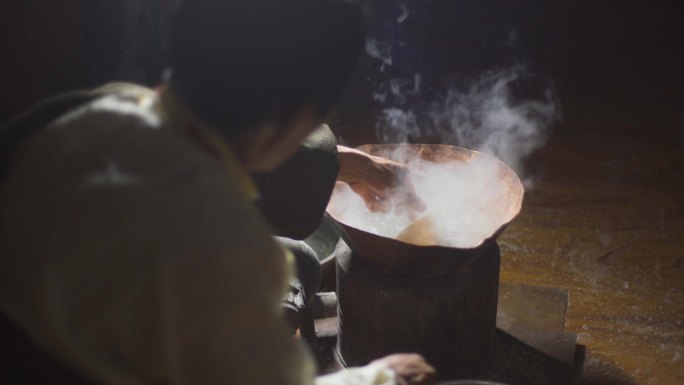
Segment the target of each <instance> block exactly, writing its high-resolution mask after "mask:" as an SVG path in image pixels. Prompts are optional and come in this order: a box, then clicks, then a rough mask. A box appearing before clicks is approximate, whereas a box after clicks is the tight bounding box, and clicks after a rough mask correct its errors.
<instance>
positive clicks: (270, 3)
mask: <svg viewBox="0 0 684 385" xmlns="http://www.w3.org/2000/svg"><path fill="white" fill-rule="evenodd" d="M365 32H366V29H365V23H364V20H363V17H362V14H361V11H360V10H359V9H358V7H356V6H353V5H351V4H349V3H346V2H343V1H337V0H186V1H185V2H184V4H182V5H181V7H180V9H179V10H178V13H177V15H176V19H175V21H174V24H173V26H172V28H171V34H170V37H169V40H170V41H169V44H170V61H171V68H172V75H171V83H172V85H173V87H174V88H176V89H178V92H179V94H180V96H181V98H182V99H183V100H184V101H185V102H186V103H187V104H189V106H190V107H191V108H192V109H193V110H194V111H195V112H196V113H198V114H199V115H200V116H201V117H202V118H204V119H205V120H206V121H207V122H208V123H210V124H212V125H214V126H215V127H216V128H217V129H219V130H221V131H222V132H223V133H224V134H226V135H230V134H232V133H235V132H238V131H239V130H242V129H244V128H246V127H250V126H253V125H256V124H259V123H263V122H264V121H266V120H269V119H275V120H283V119H288V118H290V116H288V115H289V114H292V113H293V112H294V110H295V109H297V108H301V107H304V106H305V105H306V104H307V103H313V105H314V107H315V108H317V109H318V112H319V113H321V114H323V113H324V112H325V111H327V109H329V107H330V106H331V104H332V103H333V102H334V101H335V99H336V98H337V96H338V94H339V93H340V92H341V89H342V87H343V85H344V83H345V81H346V80H347V77H348V76H349V75H350V74H351V72H352V71H353V69H354V67H355V64H356V61H357V59H358V56H359V54H360V52H361V50H362V47H363V41H364V37H365Z"/></svg>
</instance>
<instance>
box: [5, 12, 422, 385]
mask: <svg viewBox="0 0 684 385" xmlns="http://www.w3.org/2000/svg"><path fill="white" fill-rule="evenodd" d="M363 36H364V32H363V27H362V21H361V15H360V13H359V11H358V10H357V9H355V8H354V7H352V6H351V5H349V4H346V3H342V2H336V1H332V0H296V1H295V0H278V1H275V0H232V1H219V0H194V1H189V2H185V3H184V4H183V5H182V6H181V9H180V10H179V12H178V17H177V19H176V21H175V22H174V25H173V27H172V32H171V65H172V71H173V72H172V74H171V75H170V77H169V79H168V80H167V81H166V83H165V84H164V85H162V86H161V87H159V88H158V89H157V90H151V89H147V88H143V87H139V86H135V85H131V84H113V85H109V86H105V87H103V88H101V89H99V90H98V91H97V97H93V98H92V99H89V100H88V102H87V103H86V104H85V105H81V106H79V107H76V108H73V109H71V110H69V111H68V112H67V113H65V114H61V115H60V116H59V117H57V118H56V119H54V120H51V122H50V123H49V124H47V126H46V127H43V128H41V129H40V130H37V131H36V132H32V133H31V135H29V136H27V137H24V138H23V140H22V142H21V144H20V145H19V146H18V148H16V150H15V151H13V154H12V158H11V160H10V163H9V164H8V166H7V167H6V169H4V178H3V180H2V182H1V183H2V185H1V187H0V255H2V257H1V258H0V310H1V311H2V314H3V315H4V316H5V317H6V318H7V319H8V320H9V322H10V323H11V324H12V325H15V326H16V327H18V328H19V329H21V330H22V331H24V332H25V333H26V335H27V336H28V338H30V340H31V342H32V343H34V344H35V345H36V346H37V347H39V348H40V349H41V350H42V351H45V352H46V353H47V354H48V355H49V356H50V357H53V358H54V359H55V360H56V361H57V362H59V363H60V364H61V365H63V366H64V367H65V368H67V369H68V371H70V372H72V373H74V374H75V375H76V376H77V377H79V378H83V379H85V380H86V383H91V384H92V383H95V384H153V383H168V384H284V385H287V384H308V383H312V382H313V381H314V372H315V369H314V366H313V364H312V360H311V358H310V357H309V356H308V354H307V353H306V351H305V350H303V348H302V347H301V346H300V345H299V344H298V343H297V341H295V340H294V339H293V338H291V336H290V331H289V330H288V328H287V325H286V324H285V321H284V319H283V315H282V309H281V307H280V302H281V300H282V297H283V292H284V290H285V284H286V282H287V276H288V274H290V273H291V270H292V266H291V265H292V261H291V259H292V258H291V257H289V254H287V253H286V252H284V250H283V249H282V248H281V247H279V246H278V244H277V243H276V242H275V241H274V240H273V239H272V238H271V231H270V228H269V225H268V224H267V223H266V221H265V219H264V218H263V217H262V216H261V215H260V213H259V211H258V210H257V208H256V207H255V206H254V205H253V201H254V199H255V198H256V195H257V194H258V193H257V188H256V186H255V184H254V182H253V180H252V177H251V176H250V173H251V172H268V171H271V170H273V169H275V168H277V167H278V166H279V165H281V164H282V163H283V162H285V161H286V160H287V159H288V158H289V157H290V156H291V155H292V154H293V153H294V152H296V151H297V148H298V147H299V143H300V142H301V140H302V139H303V138H305V137H306V136H307V135H308V134H309V133H310V132H311V131H312V130H313V129H314V128H315V127H317V126H318V125H319V124H320V123H321V122H322V121H323V120H324V117H325V114H326V112H327V111H328V110H329V108H330V106H331V104H332V103H333V101H334V99H335V97H336V95H337V94H338V93H339V91H340V89H341V87H342V85H343V83H344V79H345V78H346V77H347V75H348V74H349V73H350V72H351V70H352V68H353V66H354V58H355V56H356V55H357V54H358V52H359V50H360V47H361V46H362V43H363ZM345 151H346V150H345V149H344V148H343V149H342V151H341V152H342V153H344V152H345ZM350 155H351V157H349V156H350ZM341 157H342V158H343V159H352V160H353V159H357V160H359V159H361V160H363V161H359V162H358V163H356V164H357V165H361V164H364V163H365V164H366V165H368V164H373V165H375V166H377V169H378V170H385V171H381V172H380V174H382V175H397V177H396V178H394V177H390V179H392V180H391V181H390V182H389V185H390V187H391V185H392V184H393V183H395V182H396V180H399V179H401V175H400V174H401V173H402V172H401V171H397V170H402V168H401V166H399V165H396V164H394V163H391V162H387V161H380V160H379V159H373V158H369V157H366V156H364V155H363V154H359V153H356V152H354V151H351V152H349V154H347V155H345V154H342V155H341ZM369 161H370V162H371V163H368V162H369ZM352 163H354V162H352ZM341 166H342V168H343V169H345V167H348V166H345V162H344V161H341ZM387 171H388V172H387ZM353 174H354V173H353ZM356 174H358V171H357V173H356ZM362 180H363V178H357V179H355V181H354V182H352V183H353V184H356V185H357V186H356V188H357V189H359V190H360V191H363V190H366V191H370V193H366V194H365V195H364V196H366V197H370V198H372V199H374V200H376V201H377V200H380V201H381V200H382V198H383V194H384V191H385V188H384V187H382V186H385V187H387V186H388V183H384V182H383V183H375V182H370V183H364V182H362ZM293 188H296V186H293ZM9 348H11V346H9ZM7 364H8V363H7V362H6V361H4V362H3V365H7ZM433 377H434V370H433V369H432V368H431V367H430V366H429V365H428V364H427V363H425V361H424V360H423V359H422V358H421V357H419V356H417V355H411V354H403V355H392V356H388V357H385V358H381V359H379V360H378V361H375V362H373V363H371V364H370V365H368V366H366V367H363V368H356V369H348V370H343V371H341V372H339V373H338V374H335V375H331V376H324V377H320V378H318V379H317V380H316V382H317V383H319V384H344V383H350V384H351V383H354V384H399V385H403V384H427V383H429V382H430V381H431V380H432V378H433ZM48 378H49V379H50V383H53V384H54V383H58V381H56V379H54V378H50V377H48ZM74 382H78V381H74ZM15 383H17V382H15ZM78 383H82V382H78Z"/></svg>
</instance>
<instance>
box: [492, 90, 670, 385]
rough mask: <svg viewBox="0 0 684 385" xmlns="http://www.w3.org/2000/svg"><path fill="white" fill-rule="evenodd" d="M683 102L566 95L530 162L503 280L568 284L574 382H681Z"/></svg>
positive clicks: (504, 245)
mask: <svg viewBox="0 0 684 385" xmlns="http://www.w3.org/2000/svg"><path fill="white" fill-rule="evenodd" d="M681 107H684V99H681V98H680V99H668V98H664V99H659V100H650V99H649V98H648V97H645V98H643V99H638V100H619V101H618V100H610V99H608V100H601V98H600V96H597V97H595V98H592V99H591V101H589V100H577V99H570V103H566V109H567V110H566V120H565V123H564V125H563V127H560V128H559V129H558V130H557V131H556V132H555V133H554V134H553V136H552V137H551V139H550V141H549V143H548V145H547V146H546V147H545V148H544V149H543V150H542V151H540V152H539V153H538V154H537V155H536V156H535V157H534V158H533V159H531V160H530V161H529V162H528V165H529V167H528V173H527V177H528V178H531V183H532V186H533V187H532V188H529V189H528V192H527V194H526V196H525V201H524V204H523V210H522V212H521V214H520V216H519V217H518V218H517V219H516V220H515V221H514V222H513V224H511V225H510V226H509V228H508V230H506V232H505V233H504V234H503V236H502V237H501V238H500V239H499V244H500V246H501V249H502V252H501V255H502V260H501V269H502V270H501V279H502V281H505V282H506V281H507V282H520V283H528V284H532V285H543V286H553V287H560V288H564V289H567V290H568V291H569V293H570V302H569V307H568V313H567V318H566V323H565V329H566V331H571V332H575V333H578V334H579V338H578V344H581V345H584V346H585V348H586V357H585V362H584V367H583V370H582V374H581V377H580V379H579V383H582V384H602V385H605V384H632V383H636V384H648V385H651V384H653V385H656V384H657V385H677V384H682V383H684V135H683V132H684V109H683V108H681Z"/></svg>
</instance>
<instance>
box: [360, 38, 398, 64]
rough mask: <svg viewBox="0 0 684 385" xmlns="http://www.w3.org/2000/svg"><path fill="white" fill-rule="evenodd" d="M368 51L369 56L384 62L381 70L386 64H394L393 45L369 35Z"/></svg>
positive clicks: (367, 40) (367, 41)
mask: <svg viewBox="0 0 684 385" xmlns="http://www.w3.org/2000/svg"><path fill="white" fill-rule="evenodd" d="M366 53H367V54H368V56H370V57H372V58H374V59H377V60H380V61H381V62H382V65H381V66H380V70H381V71H383V70H384V68H385V66H391V65H392V47H391V46H390V45H389V44H388V43H384V42H381V41H378V40H376V39H375V38H373V37H368V38H367V39H366Z"/></svg>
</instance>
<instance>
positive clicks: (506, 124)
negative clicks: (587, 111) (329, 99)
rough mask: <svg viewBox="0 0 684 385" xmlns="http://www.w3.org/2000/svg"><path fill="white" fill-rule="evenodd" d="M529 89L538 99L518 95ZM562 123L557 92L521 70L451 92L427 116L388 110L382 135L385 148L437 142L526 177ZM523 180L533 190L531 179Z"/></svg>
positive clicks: (381, 123)
mask: <svg viewBox="0 0 684 385" xmlns="http://www.w3.org/2000/svg"><path fill="white" fill-rule="evenodd" d="M524 87H527V92H533V93H534V95H532V96H531V97H528V98H523V97H520V96H516V95H515V91H516V89H517V88H524ZM519 92H520V91H519ZM559 119H560V109H559V107H558V101H557V97H556V94H555V91H554V89H553V86H552V85H551V84H550V83H549V82H548V81H545V80H543V79H541V78H538V77H534V76H532V75H530V74H528V73H526V71H525V70H524V68H522V67H515V68H513V69H509V70H506V71H502V72H499V73H496V74H492V75H487V76H485V77H483V78H481V79H478V80H476V81H473V82H471V83H470V84H467V85H466V86H465V87H463V88H461V89H459V88H455V87H454V88H451V89H450V90H448V91H447V93H446V97H444V98H443V99H442V100H438V101H435V102H433V103H432V105H431V106H430V107H429V108H428V109H427V111H424V112H423V113H422V115H420V112H414V111H412V110H411V109H403V108H399V107H387V108H385V109H383V110H382V113H381V115H380V117H379V119H378V122H377V129H378V138H379V140H380V141H381V142H382V143H404V142H410V141H412V140H417V139H421V138H425V137H428V138H434V137H437V138H438V140H439V142H440V143H443V144H452V145H457V146H461V147H466V148H470V149H475V150H478V151H481V152H484V153H486V154H489V155H492V156H494V157H496V158H498V159H500V160H502V161H503V162H504V163H506V164H507V165H509V166H510V167H512V168H513V169H514V170H515V171H516V172H517V173H518V174H519V175H520V176H521V177H523V176H524V169H523V161H524V159H525V158H527V157H528V156H529V155H530V154H532V153H533V152H534V151H536V150H538V149H540V148H541V147H543V146H544V145H545V144H546V141H547V139H548V137H549V135H550V133H551V128H552V126H553V125H554V123H556V122H557V121H558V120H559ZM523 180H526V181H528V185H529V179H523ZM528 187H529V186H528Z"/></svg>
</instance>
